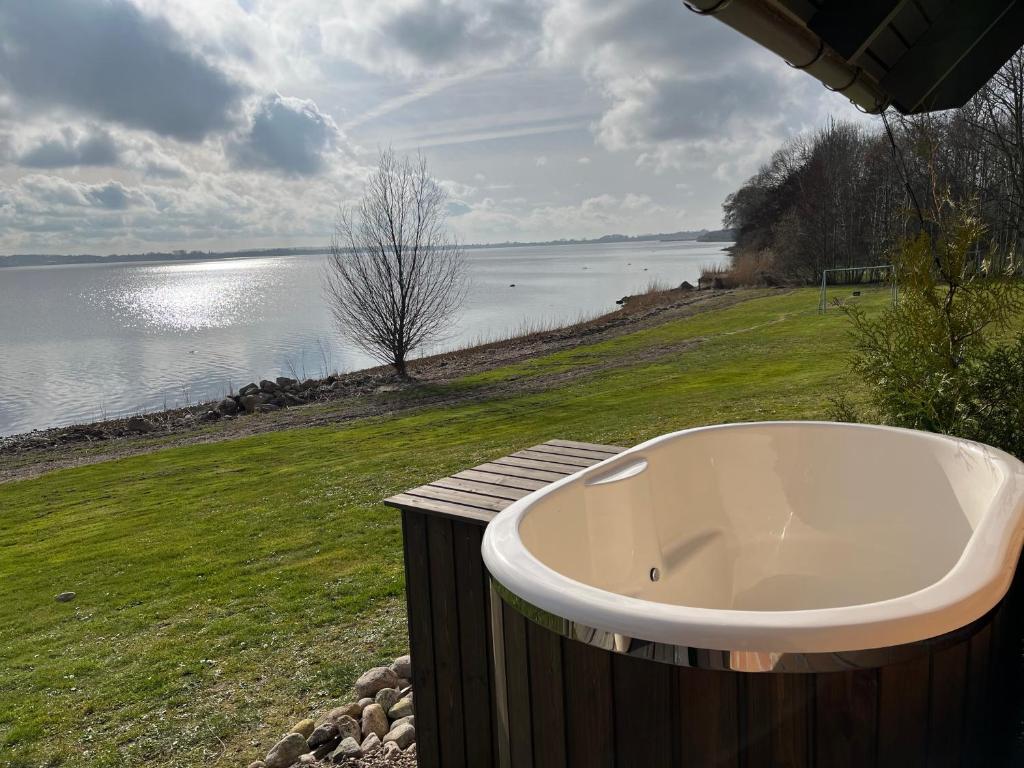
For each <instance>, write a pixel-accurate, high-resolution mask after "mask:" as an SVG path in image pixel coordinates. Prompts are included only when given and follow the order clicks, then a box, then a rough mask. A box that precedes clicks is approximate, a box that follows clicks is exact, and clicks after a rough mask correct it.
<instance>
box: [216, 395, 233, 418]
mask: <svg viewBox="0 0 1024 768" xmlns="http://www.w3.org/2000/svg"><path fill="white" fill-rule="evenodd" d="M217 410H218V411H220V412H221V414H223V415H227V416H234V415H235V414H236V413H238V403H236V402H235V398H233V397H225V398H224V399H223V400H221V401H220V402H219V403H217Z"/></svg>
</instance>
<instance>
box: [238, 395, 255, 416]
mask: <svg viewBox="0 0 1024 768" xmlns="http://www.w3.org/2000/svg"><path fill="white" fill-rule="evenodd" d="M238 402H239V403H240V404H241V406H242V408H244V409H245V412H246V413H252V412H253V411H255V410H256V406H257V405H259V404H260V398H259V396H258V395H242V396H241V397H240V398H238Z"/></svg>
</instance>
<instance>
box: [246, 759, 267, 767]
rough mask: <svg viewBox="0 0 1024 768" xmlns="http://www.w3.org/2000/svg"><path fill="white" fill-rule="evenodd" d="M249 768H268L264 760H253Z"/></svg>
mask: <svg viewBox="0 0 1024 768" xmlns="http://www.w3.org/2000/svg"><path fill="white" fill-rule="evenodd" d="M249 768H267V764H266V763H264V762H263V761H262V760H253V761H252V762H251V763H249Z"/></svg>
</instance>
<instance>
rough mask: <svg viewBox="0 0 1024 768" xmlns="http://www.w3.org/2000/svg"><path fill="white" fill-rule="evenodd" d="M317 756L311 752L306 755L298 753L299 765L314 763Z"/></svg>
mask: <svg viewBox="0 0 1024 768" xmlns="http://www.w3.org/2000/svg"><path fill="white" fill-rule="evenodd" d="M316 761H317V758H316V757H315V756H314V755H313V753H312V752H310V753H309V754H306V755H299V765H316Z"/></svg>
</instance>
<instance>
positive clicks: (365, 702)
mask: <svg viewBox="0 0 1024 768" xmlns="http://www.w3.org/2000/svg"><path fill="white" fill-rule="evenodd" d="M371 704H373V698H372V697H370V696H365V697H363V698H361V699H360V700H359V701H357V702H356V706H358V707H359V714H360V715H362V714H363V710H364V709H366V708H367V707H368V706H370V705H371ZM353 717H355V715H353Z"/></svg>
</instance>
